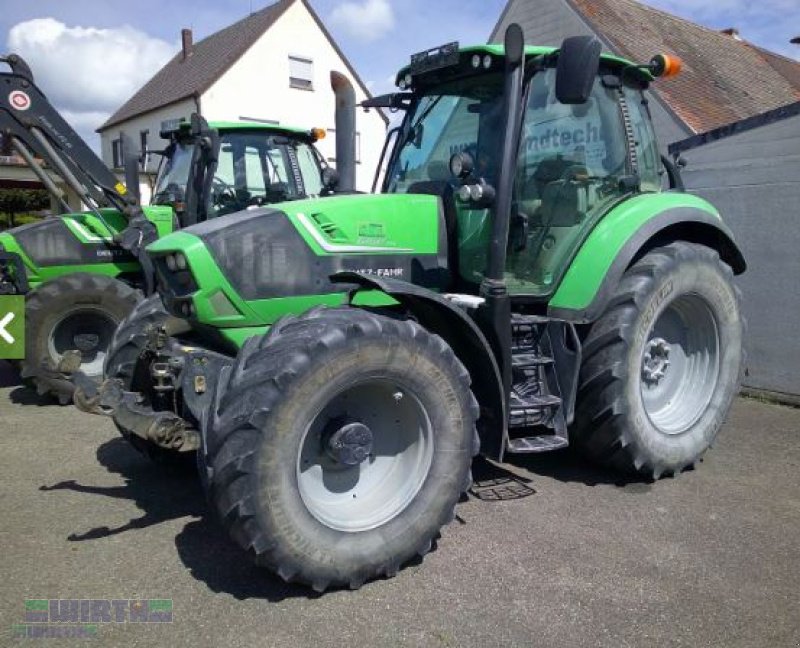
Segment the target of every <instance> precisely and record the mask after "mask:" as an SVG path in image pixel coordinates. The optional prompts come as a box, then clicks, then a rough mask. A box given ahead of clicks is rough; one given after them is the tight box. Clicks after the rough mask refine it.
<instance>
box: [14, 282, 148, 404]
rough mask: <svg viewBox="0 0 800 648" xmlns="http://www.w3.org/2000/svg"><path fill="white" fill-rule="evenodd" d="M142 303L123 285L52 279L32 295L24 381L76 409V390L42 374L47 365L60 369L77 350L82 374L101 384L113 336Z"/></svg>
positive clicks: (27, 313) (22, 370)
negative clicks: (66, 356)
mask: <svg viewBox="0 0 800 648" xmlns="http://www.w3.org/2000/svg"><path fill="white" fill-rule="evenodd" d="M141 298H142V295H141V293H140V292H139V291H138V290H136V289H135V288H132V287H131V286H129V285H128V284H125V283H123V282H122V281H120V280H118V279H115V278H113V277H106V276H104V275H96V274H90V273H83V272H78V273H75V274H71V275H65V276H63V277H58V278H56V279H51V280H50V281H48V282H46V283H44V284H42V285H41V286H39V287H38V288H36V289H35V290H33V291H32V292H30V293H28V295H27V296H26V299H25V318H26V329H25V359H24V360H23V361H22V363H21V366H20V375H21V377H22V378H23V380H25V381H30V382H32V383H33V385H34V386H35V387H36V390H37V391H38V392H39V394H50V395H52V396H55V397H56V398H57V399H58V401H59V403H60V404H62V405H67V404H69V403H71V402H72V394H73V392H74V385H73V384H72V383H71V382H69V381H68V380H65V379H62V378H57V377H55V376H52V375H50V374H49V373H48V372H43V371H42V367H43V365H49V366H50V367H51V368H53V369H55V367H56V366H57V365H58V363H59V361H60V360H61V357H62V355H63V354H64V352H66V351H69V350H73V349H77V350H79V351H81V356H82V361H81V366H80V369H81V371H83V373H85V374H86V375H87V376H89V377H91V378H93V379H95V380H97V381H98V382H99V381H100V379H101V378H102V375H103V363H104V361H105V358H106V355H107V353H108V347H109V345H110V343H111V339H112V337H113V336H114V331H115V330H116V328H117V326H118V325H119V323H120V322H121V321H122V320H123V319H124V318H125V317H126V316H127V315H128V313H130V312H131V310H132V309H133V308H134V306H136V304H137V303H138V302H139V300H140V299H141Z"/></svg>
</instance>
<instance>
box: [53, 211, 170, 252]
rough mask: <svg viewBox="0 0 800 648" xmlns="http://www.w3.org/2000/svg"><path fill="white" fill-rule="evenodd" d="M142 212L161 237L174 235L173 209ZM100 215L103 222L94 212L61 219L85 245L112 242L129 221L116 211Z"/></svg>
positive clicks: (65, 216) (103, 212) (71, 215)
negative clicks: (100, 241) (101, 241)
mask: <svg viewBox="0 0 800 648" xmlns="http://www.w3.org/2000/svg"><path fill="white" fill-rule="evenodd" d="M142 211H143V212H144V215H145V217H146V218H147V220H149V221H150V222H152V223H153V225H155V226H156V230H157V231H158V236H159V237H161V236H166V235H167V234H171V233H172V230H173V212H172V208H171V207H169V206H167V205H152V206H145V207H142ZM100 213H101V214H102V216H103V218H102V220H101V219H100V218H99V217H98V216H97V214H95V213H94V212H78V213H75V214H64V215H63V216H61V217H60V218H62V219H63V220H64V222H65V223H66V224H67V227H69V228H70V230H71V231H72V232H73V234H75V236H76V237H77V238H78V239H79V240H80V241H81V242H83V243H96V242H97V240H98V238H99V239H102V240H104V241H108V242H111V241H112V240H113V238H114V235H116V234H119V233H120V232H121V231H122V230H124V229H125V227H126V226H127V224H128V221H127V219H126V218H125V216H123V215H122V214H120V213H119V212H118V211H117V210H116V209H101V210H100ZM104 221H105V222H104ZM76 224H77V226H76ZM106 225H107V226H108V227H106Z"/></svg>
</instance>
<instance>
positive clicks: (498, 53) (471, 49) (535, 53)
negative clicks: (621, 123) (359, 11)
mask: <svg viewBox="0 0 800 648" xmlns="http://www.w3.org/2000/svg"><path fill="white" fill-rule="evenodd" d="M557 51H558V48H557V47H550V46H541V45H526V46H525V58H526V59H533V58H537V57H541V56H548V55H550V54H553V53H554V52H557ZM505 53H506V48H505V46H504V45H500V44H492V43H490V44H488V45H472V46H468V47H459V48H458V54H459V57H464V56H472V55H474V54H480V55H485V54H489V55H490V56H492V57H494V58H496V59H497V60H502V59H503V58H505ZM462 61H463V58H462ZM600 61H601V62H602V63H605V64H606V65H608V66H609V67H610V68H612V69H613V68H617V67H619V68H625V67H628V66H632V65H635V64H634V63H632V62H631V61H629V60H628V59H625V58H622V57H620V56H616V55H615V54H608V53H605V52H604V53H602V54H601V55H600ZM459 65H463V63H462V62H459ZM410 68H411V65H410V64H409V65H406V66H404V67H403V68H402V69H401V70H400V71H399V72H398V73H397V76H396V78H395V84H398V83H399V82H400V80H401V79H402V78H403V77H405V75H406V74H407V73H408V72H409V70H410ZM492 68H493V69H495V71H496V70H497V69H498V68H495V67H494V65H493V66H492ZM481 71H485V70H481ZM640 73H641V74H643V76H644V77H645V78H646V79H647V80H648V81H652V80H653V77H652V75H651V74H650V73H649V72H647V71H646V70H640ZM423 74H425V73H424V72H423Z"/></svg>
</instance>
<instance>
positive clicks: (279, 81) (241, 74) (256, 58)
mask: <svg viewBox="0 0 800 648" xmlns="http://www.w3.org/2000/svg"><path fill="white" fill-rule="evenodd" d="M290 57H296V58H299V59H306V60H310V61H311V62H312V65H311V68H312V69H313V78H312V79H311V82H312V83H311V87H312V89H309V90H307V89H300V88H296V87H291V85H290V61H289V58H290ZM306 67H307V66H306ZM295 71H296V70H295ZM332 71H335V72H339V73H340V74H342V75H344V76H345V77H347V78H348V79H349V81H350V83H352V84H353V88H354V89H355V93H356V101H358V102H360V101H363V100H364V99H365V98H366V93H365V92H364V91H363V90H362V89H361V87H360V86H359V85H358V83H357V81H356V79H355V78H354V75H353V74H351V73H350V72H349V71H348V69H347V66H346V65H345V63H344V61H343V60H342V58H341V57H340V56H339V54H338V53H337V52H336V50H335V49H334V47H333V46H332V45H331V43H330V42H329V41H328V39H327V38H326V37H325V35H324V33H323V32H322V31H321V30H320V29H319V27H318V26H317V24H316V22H315V20H314V18H313V17H312V16H311V14H310V13H309V12H308V10H307V9H306V7H305V6H304V4H303V3H301V2H296V3H294V4H293V5H292V6H291V7H290V8H289V9H287V10H286V12H285V13H284V14H283V15H282V16H281V17H280V18H279V19H278V20H277V21H276V22H275V24H274V25H273V26H272V27H270V29H269V30H268V31H267V32H266V33H265V34H264V35H263V36H262V37H261V38H260V39H259V40H258V41H257V42H256V43H255V44H254V45H253V46H252V47H251V48H250V49H249V50H248V51H247V52H246V53H245V54H244V55H243V56H242V57H241V58H240V59H239V60H238V61H237V62H236V63H235V64H234V65H233V66H231V68H230V69H229V70H228V71H227V72H226V73H225V74H224V75H223V76H222V77H221V78H220V79H218V80H217V81H216V83H214V84H213V85H212V86H211V87H210V88H209V89H208V90H207V91H206V92H205V93H204V94H203V95H202V97H201V105H202V110H203V115H204V116H205V117H206V118H207V119H209V120H211V119H215V120H234V121H237V120H240V119H243V118H251V119H259V120H271V121H277V122H279V123H281V124H285V125H290V126H299V127H302V128H306V127H307V128H312V127H322V128H326V129H333V128H334V111H335V97H334V93H333V89H332V88H331V72H332ZM295 85H300V84H298V83H295ZM356 130H357V132H358V137H357V141H356V145H357V151H356V156H357V161H358V163H357V165H356V187H357V188H358V189H359V190H362V191H369V189H370V187H371V185H372V178H373V175H374V172H375V167H376V166H377V163H378V158H379V156H380V151H381V147H382V145H383V141H384V137H385V135H386V126H385V122H384V121H383V119H382V118H381V117H380V115H379V114H378V113H377V112H376V111H370V112H369V113H364V112H363V111H362V110H358V113H357V116H356ZM317 146H318V148H319V149H320V151H321V152H322V153H323V155H324V156H325V157H326V158H328V159H329V160H330V161H331V164H335V151H336V144H335V135H334V134H331V135H329V136H328V137H327V138H326V139H324V140H322V141H320V142H318V144H317Z"/></svg>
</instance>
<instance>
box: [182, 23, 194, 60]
mask: <svg viewBox="0 0 800 648" xmlns="http://www.w3.org/2000/svg"><path fill="white" fill-rule="evenodd" d="M181 43H182V45H183V60H184V61H185V60H186V59H187V58H189V57H190V56H191V55H192V30H191V29H181Z"/></svg>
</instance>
